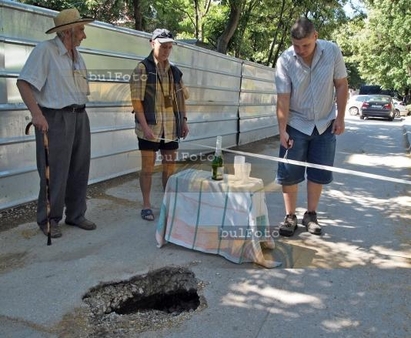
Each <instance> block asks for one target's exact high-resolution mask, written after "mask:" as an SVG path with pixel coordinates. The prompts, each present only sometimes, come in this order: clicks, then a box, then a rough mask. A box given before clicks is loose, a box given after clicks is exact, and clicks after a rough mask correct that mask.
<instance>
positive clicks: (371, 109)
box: [360, 95, 395, 121]
mask: <svg viewBox="0 0 411 338" xmlns="http://www.w3.org/2000/svg"><path fill="white" fill-rule="evenodd" d="M365 117H384V118H386V119H388V120H390V121H392V120H394V117H395V105H394V101H393V99H392V97H391V96H389V95H369V96H368V99H367V100H366V101H364V102H363V104H362V106H361V109H360V119H364V118H365Z"/></svg>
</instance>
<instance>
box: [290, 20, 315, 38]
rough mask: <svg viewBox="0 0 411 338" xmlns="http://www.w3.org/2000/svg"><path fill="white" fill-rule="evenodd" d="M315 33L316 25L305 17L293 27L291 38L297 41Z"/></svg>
mask: <svg viewBox="0 0 411 338" xmlns="http://www.w3.org/2000/svg"><path fill="white" fill-rule="evenodd" d="M314 32H315V27H314V24H313V23H312V22H311V21H310V20H309V19H307V18H305V17H301V18H299V19H298V20H297V21H296V22H295V23H294V25H293V26H292V27H291V37H292V38H293V39H296V40H301V39H304V38H306V37H308V36H310V35H311V34H312V33H314Z"/></svg>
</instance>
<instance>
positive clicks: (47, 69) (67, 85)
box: [18, 36, 90, 109]
mask: <svg viewBox="0 0 411 338" xmlns="http://www.w3.org/2000/svg"><path fill="white" fill-rule="evenodd" d="M75 51H76V54H77V56H76V58H75V60H74V61H73V60H72V59H71V57H70V55H69V53H68V51H67V48H66V47H65V46H64V44H63V42H62V41H61V40H60V38H58V37H57V36H56V37H55V38H54V39H52V40H46V41H43V42H40V43H39V44H38V45H37V46H36V47H35V48H34V49H33V51H32V52H31V53H30V55H29V58H28V59H27V62H26V63H25V65H24V67H23V69H22V70H21V72H20V76H19V78H18V79H19V80H24V81H27V82H28V83H30V84H31V85H32V86H33V92H34V97H35V98H36V100H37V103H38V104H39V105H40V106H42V107H47V108H53V109H60V108H63V107H66V106H70V105H72V104H78V105H82V104H85V103H86V102H87V101H88V99H87V95H89V93H90V90H89V86H88V81H87V70H86V65H85V63H84V60H83V58H82V56H81V55H80V53H78V52H77V50H75Z"/></svg>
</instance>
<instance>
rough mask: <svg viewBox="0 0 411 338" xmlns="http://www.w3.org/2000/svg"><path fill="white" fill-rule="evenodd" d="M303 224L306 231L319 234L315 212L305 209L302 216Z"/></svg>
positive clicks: (319, 227) (319, 226)
mask: <svg viewBox="0 0 411 338" xmlns="http://www.w3.org/2000/svg"><path fill="white" fill-rule="evenodd" d="M303 225H305V227H306V229H307V231H308V232H309V233H310V234H313V235H321V231H322V229H321V225H319V224H318V220H317V213H316V212H315V211H306V212H305V214H304V218H303Z"/></svg>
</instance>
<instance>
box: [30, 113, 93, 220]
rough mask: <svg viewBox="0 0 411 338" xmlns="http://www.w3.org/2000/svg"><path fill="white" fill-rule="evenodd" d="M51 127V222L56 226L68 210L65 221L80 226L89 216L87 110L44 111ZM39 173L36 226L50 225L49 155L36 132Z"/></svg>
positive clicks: (49, 135)
mask: <svg viewBox="0 0 411 338" xmlns="http://www.w3.org/2000/svg"><path fill="white" fill-rule="evenodd" d="M42 112H43V114H44V116H45V118H46V120H47V122H48V124H49V131H48V138H49V156H48V159H49V169H50V181H49V191H50V222H52V223H55V224H57V223H58V222H59V221H60V220H61V219H62V217H63V210H64V206H65V207H66V221H68V222H70V223H75V224H76V223H78V222H81V221H82V220H84V218H85V217H84V215H85V213H86V209H87V206H86V194H87V185H88V177H89V171H90V148H91V135H90V122H89V118H88V115H87V113H86V111H85V110H83V111H82V112H72V111H66V110H54V109H48V108H42ZM36 154H37V170H38V172H39V175H40V192H39V197H38V204H37V223H38V224H39V225H40V224H41V225H42V224H46V223H47V200H46V198H47V196H46V177H45V166H46V155H45V148H44V142H43V133H42V132H40V131H38V130H37V129H36Z"/></svg>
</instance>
